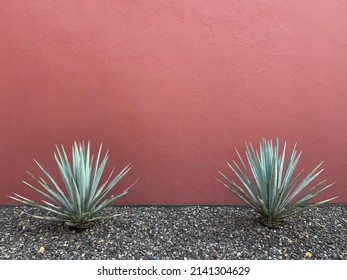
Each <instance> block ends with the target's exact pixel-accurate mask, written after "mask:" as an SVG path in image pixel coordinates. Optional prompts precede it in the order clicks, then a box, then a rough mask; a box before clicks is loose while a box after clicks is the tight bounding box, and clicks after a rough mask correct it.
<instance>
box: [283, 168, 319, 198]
mask: <svg viewBox="0 0 347 280" xmlns="http://www.w3.org/2000/svg"><path fill="white" fill-rule="evenodd" d="M322 164H323V162H321V163H320V164H318V165H317V166H316V167H315V168H314V169H313V170H312V171H311V172H310V173H309V174H308V175H307V176H306V177H305V178H304V179H303V180H302V181H301V183H300V184H299V185H298V186H297V187H296V188H295V190H294V191H293V193H292V194H291V195H290V196H289V197H288V198H286V199H285V201H286V202H289V201H291V200H292V199H293V198H294V197H295V196H296V195H297V194H298V193H299V192H301V191H302V190H303V189H304V188H305V187H306V186H307V185H308V184H310V183H311V182H312V181H313V180H314V179H315V178H316V177H317V176H318V175H319V174H320V173H322V172H323V170H324V169H322V170H320V171H319V172H317V173H315V172H316V171H317V169H318V168H319V167H320V166H321V165H322Z"/></svg>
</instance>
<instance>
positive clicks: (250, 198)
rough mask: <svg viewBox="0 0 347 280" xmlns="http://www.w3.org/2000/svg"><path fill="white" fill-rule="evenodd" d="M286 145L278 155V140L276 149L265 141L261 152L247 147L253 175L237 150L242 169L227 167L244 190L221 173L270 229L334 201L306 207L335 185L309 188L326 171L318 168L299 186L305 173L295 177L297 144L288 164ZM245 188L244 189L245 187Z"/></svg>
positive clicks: (230, 188) (231, 189)
mask: <svg viewBox="0 0 347 280" xmlns="http://www.w3.org/2000/svg"><path fill="white" fill-rule="evenodd" d="M285 152H286V142H285V143H284V147H283V150H282V154H280V152H279V140H278V138H277V139H276V142H275V144H274V145H273V143H272V140H270V141H268V140H266V139H265V138H263V139H262V142H261V143H260V152H258V151H257V150H254V148H253V146H252V144H250V145H249V146H248V145H247V144H246V156H247V160H248V165H249V168H250V171H251V172H249V170H248V168H247V167H246V164H245V162H244V161H243V159H242V157H241V156H240V154H239V152H238V151H237V150H236V153H237V155H238V158H239V160H240V163H241V164H240V165H239V164H237V163H236V162H235V161H233V165H232V164H230V163H229V162H228V161H227V165H228V166H229V168H230V169H231V170H232V172H233V173H234V174H235V175H236V177H237V178H238V179H239V181H240V182H241V186H239V185H238V184H237V183H235V182H234V181H233V180H232V179H230V178H229V177H227V175H225V174H224V173H222V172H220V171H219V173H220V174H221V175H222V177H223V178H224V179H225V181H224V182H223V181H221V180H219V179H218V178H217V180H218V181H219V182H221V183H222V184H223V185H224V186H225V187H226V188H227V189H228V190H229V191H231V192H232V193H233V194H235V195H236V196H238V197H239V198H240V199H241V200H243V201H244V202H245V203H246V204H248V205H249V206H251V207H252V208H253V209H254V210H255V211H257V212H258V213H259V214H260V222H261V223H262V224H264V225H266V226H268V227H270V228H271V227H278V226H279V224H280V223H281V222H283V220H284V219H285V218H286V217H288V216H291V215H294V214H298V213H300V212H302V211H304V210H307V209H309V208H312V207H315V206H318V205H321V204H324V203H326V202H329V201H331V200H333V199H335V198H336V197H334V198H330V199H326V200H323V201H320V202H317V203H313V204H306V203H307V202H308V201H309V200H310V199H311V198H313V197H315V196H317V195H318V194H319V193H320V192H322V191H324V190H326V189H327V188H329V187H330V186H332V185H333V184H334V183H333V184H328V185H326V182H327V180H323V181H321V182H319V183H316V184H314V185H313V186H312V187H309V188H307V186H308V185H309V184H310V183H311V182H312V181H313V180H314V179H315V178H316V177H317V176H318V175H319V174H320V173H321V172H322V171H323V169H322V170H319V171H318V169H319V168H320V166H321V165H322V164H323V162H321V163H320V164H318V165H317V166H316V167H315V168H314V169H313V170H312V171H311V172H310V173H309V174H308V175H307V176H306V177H305V178H304V179H302V180H301V181H300V182H299V178H300V176H301V174H302V173H303V170H301V172H299V174H297V175H296V176H295V177H294V175H293V174H294V171H295V167H296V165H297V163H298V161H299V158H300V155H301V152H300V153H297V150H296V144H295V145H294V147H293V150H292V151H291V153H290V156H289V158H288V160H287V163H286V164H285ZM242 186H243V187H242Z"/></svg>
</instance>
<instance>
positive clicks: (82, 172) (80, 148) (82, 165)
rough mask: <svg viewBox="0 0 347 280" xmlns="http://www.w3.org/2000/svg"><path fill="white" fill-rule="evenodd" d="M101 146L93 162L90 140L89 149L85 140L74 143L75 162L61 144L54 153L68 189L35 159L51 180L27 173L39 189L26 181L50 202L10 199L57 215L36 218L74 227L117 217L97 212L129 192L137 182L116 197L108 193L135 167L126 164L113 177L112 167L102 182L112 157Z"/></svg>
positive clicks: (23, 198) (15, 195)
mask: <svg viewBox="0 0 347 280" xmlns="http://www.w3.org/2000/svg"><path fill="white" fill-rule="evenodd" d="M101 149H102V144H101V145H100V148H99V153H98V156H97V158H96V162H95V164H94V165H93V156H92V157H91V156H90V143H89V142H88V145H87V148H85V145H84V143H83V142H82V143H78V144H77V143H76V142H74V144H73V145H72V165H70V162H69V159H68V157H67V155H66V152H65V149H64V147H63V146H61V150H60V149H59V148H58V146H56V150H57V154H56V153H54V158H55V160H56V163H57V165H58V168H59V171H60V174H61V177H62V179H63V182H64V185H65V190H66V192H64V191H63V189H62V188H61V187H60V186H59V185H58V184H57V183H56V181H55V180H54V179H53V178H52V176H51V175H50V174H49V173H48V172H47V171H46V170H45V169H44V168H43V167H42V166H41V165H40V164H39V163H38V162H37V161H36V160H35V162H36V164H37V165H38V167H39V168H40V169H41V171H42V172H43V173H44V174H45V176H46V177H47V178H48V182H46V181H45V180H44V179H43V178H41V177H36V176H34V175H32V174H31V173H30V172H28V174H29V175H30V176H31V177H32V178H34V180H35V181H37V182H38V183H39V185H40V186H41V187H42V188H37V187H35V186H33V185H31V184H29V183H27V182H25V181H23V183H24V184H26V185H27V186H29V187H30V188H32V189H33V190H35V191H37V192H38V193H40V194H41V195H42V196H44V197H45V198H46V199H47V200H48V201H45V200H42V203H37V202H35V201H33V200H31V199H29V198H26V197H23V196H21V195H19V194H16V193H14V194H13V196H10V198H12V199H14V200H16V201H19V202H21V203H24V204H26V205H30V206H34V207H37V208H40V209H43V210H46V211H48V212H50V213H53V214H54V215H47V216H34V217H35V218H40V219H46V220H50V221H55V222H64V223H65V224H66V225H67V226H69V227H75V228H85V227H88V226H89V225H90V224H91V222H92V221H95V220H100V219H107V218H114V217H116V216H118V215H117V214H116V215H106V216H98V215H97V214H98V212H99V211H100V210H102V209H103V208H104V207H106V206H107V205H110V204H111V203H112V202H114V201H115V200H117V199H119V198H121V197H122V196H124V195H126V194H127V193H128V192H129V191H130V189H131V188H132V186H133V185H134V184H135V183H136V182H135V183H134V184H133V185H131V186H130V187H128V188H127V189H125V190H124V191H123V192H122V193H120V194H118V195H116V196H113V195H112V196H107V194H108V193H109V192H110V191H111V190H112V188H113V187H114V186H115V185H116V184H117V183H118V182H119V180H120V179H122V178H123V177H124V175H125V174H126V173H128V172H129V170H130V169H131V167H132V166H131V165H130V164H129V165H127V166H126V167H125V168H124V169H123V170H121V171H120V172H119V173H118V174H117V175H116V176H115V177H114V178H113V179H112V180H111V177H112V174H113V172H114V168H113V170H112V172H111V174H110V175H109V176H108V178H107V179H106V181H105V182H104V183H103V184H101V185H100V184H99V183H100V180H101V177H102V174H103V171H104V168H105V166H106V162H107V160H108V156H109V155H108V151H107V152H106V154H105V155H104V157H103V158H101Z"/></svg>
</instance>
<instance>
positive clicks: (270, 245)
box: [0, 206, 347, 260]
mask: <svg viewBox="0 0 347 280" xmlns="http://www.w3.org/2000/svg"><path fill="white" fill-rule="evenodd" d="M107 210H108V211H112V212H113V213H114V212H116V213H122V214H123V215H122V216H120V217H118V218H116V219H114V220H105V221H97V222H95V223H94V224H93V226H92V227H90V228H89V229H87V230H84V231H81V232H76V231H74V230H70V229H68V228H66V227H64V226H63V225H61V224H54V223H50V222H47V221H44V220H37V219H35V218H32V217H31V216H29V215H28V214H27V212H29V213H32V214H34V213H35V214H37V213H38V212H39V211H38V210H36V209H33V208H28V207H25V206H15V207H13V206H2V207H0V238H1V240H0V259H70V260H72V259H89V260H91V259H92V260H96V259H98V260H100V259H127V260H132V259H136V260H139V259H150V260H158V259H170V260H171V259H209V260H211V259H218V260H222V259H235V260H236V259H237V260H244V259H246V260H250V259H260V260H268V259H270V260H273V259H291V260H293V259H294V260H297V259H343V260H346V259H347V207H345V206H324V207H319V208H314V209H311V210H308V211H306V212H305V217H306V218H304V217H299V216H295V217H292V218H290V219H288V220H287V222H286V223H285V224H284V225H283V226H282V227H281V228H279V229H268V228H267V227H264V226H262V225H261V224H259V223H258V222H257V218H256V217H257V216H256V213H254V212H253V211H252V210H251V209H249V208H248V207H243V206H177V207H173V206H147V207H146V206H120V207H112V208H108V209H107ZM41 246H42V247H44V250H43V248H41V251H40V247H41Z"/></svg>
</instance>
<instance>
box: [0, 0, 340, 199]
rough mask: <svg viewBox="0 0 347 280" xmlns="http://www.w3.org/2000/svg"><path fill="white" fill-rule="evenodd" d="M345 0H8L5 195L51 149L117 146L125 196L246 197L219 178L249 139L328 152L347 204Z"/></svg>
mask: <svg viewBox="0 0 347 280" xmlns="http://www.w3.org/2000/svg"><path fill="white" fill-rule="evenodd" d="M346 18H347V1H340V0H329V1H326V0H306V1H302V0H291V1H287V0H259V1H250V0H243V1H236V0H235V1H232V0H206V1H201V0H153V1H145V0H138V1H136V0H134V1H130V0H122V1H121V0H119V1H117V0H112V1H111V0H105V1H93V0H89V1H88V0H76V1H69V0H61V1H53V0H36V1H35V0H30V1H29V0H28V1H25V0H23V1H15V0H3V1H1V2H0V89H1V93H0V117H1V122H0V128H1V135H0V143H1V145H0V153H1V157H0V178H1V185H0V203H2V204H9V203H13V202H12V201H11V200H10V199H9V198H7V195H9V194H11V193H12V192H17V193H20V194H24V195H26V196H31V197H32V195H33V193H31V191H30V190H29V188H27V187H26V186H24V185H23V184H22V183H21V180H22V179H25V180H28V181H30V179H29V178H28V175H27V174H26V172H25V171H26V170H29V171H31V172H33V173H34V174H37V175H38V174H41V173H40V171H39V170H38V168H37V167H36V166H35V164H34V161H33V159H34V158H35V159H37V160H38V161H39V162H40V163H41V164H42V165H43V166H45V167H46V168H47V170H49V171H51V172H52V173H53V174H57V168H56V166H55V162H54V159H53V152H54V150H55V144H64V145H65V147H67V148H68V149H70V145H71V144H72V142H73V141H75V140H76V141H82V140H84V141H88V140H90V141H91V143H92V147H93V152H94V153H96V152H97V148H98V146H99V144H100V143H103V144H104V146H105V147H106V148H109V149H110V159H109V163H108V164H109V166H108V167H109V169H111V167H112V166H113V165H116V166H117V168H118V170H119V169H120V168H121V167H122V166H125V165H126V164H127V163H128V162H132V163H133V164H134V168H133V170H132V171H131V172H130V173H129V174H128V175H127V178H126V179H125V180H124V181H123V182H122V184H120V185H119V186H118V188H119V190H121V189H124V188H125V187H126V186H127V185H129V184H130V183H131V182H132V181H134V180H135V179H137V178H138V177H140V178H141V179H140V181H139V183H138V188H137V189H136V190H135V191H134V192H132V193H131V194H129V195H128V196H126V197H124V198H122V199H121V200H119V203H122V204H149V203H154V204H205V203H207V204H210V203H211V204H225V203H239V202H240V201H239V200H237V199H236V198H234V197H233V196H232V195H231V194H230V193H229V192H228V191H227V190H226V189H225V188H224V187H223V186H222V185H220V184H219V183H218V182H216V181H215V179H214V176H216V175H217V170H223V171H226V165H225V162H224V160H226V159H228V160H231V159H233V158H236V153H235V151H234V148H237V149H239V150H240V151H243V150H244V142H252V143H253V144H254V145H255V146H258V143H259V142H260V140H261V138H262V137H267V138H272V139H274V138H275V137H279V138H280V140H282V141H284V140H287V141H288V143H290V144H291V145H292V144H294V142H298V149H299V150H303V154H302V158H301V163H300V167H304V168H305V170H306V173H307V172H308V171H310V169H312V168H313V167H314V166H315V165H316V164H318V163H319V162H320V161H322V160H324V161H325V163H324V167H325V171H324V172H323V174H322V175H321V179H324V178H327V179H328V180H329V182H333V181H336V185H334V186H333V187H332V188H330V189H329V190H327V191H326V192H325V193H322V195H321V196H320V198H321V199H324V198H328V197H332V196H336V195H339V196H340V197H339V199H337V200H336V201H335V202H337V203H347V188H346V179H347V177H346V176H347V175H346V174H347V160H346V156H347V145H346V144H347V124H346V121H347V110H346V108H347V79H346V74H347V25H346Z"/></svg>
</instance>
